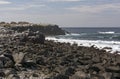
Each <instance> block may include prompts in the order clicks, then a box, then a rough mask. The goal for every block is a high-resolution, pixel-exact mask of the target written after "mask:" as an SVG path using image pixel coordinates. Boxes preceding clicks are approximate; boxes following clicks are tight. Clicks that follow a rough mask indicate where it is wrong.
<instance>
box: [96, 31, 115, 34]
mask: <svg viewBox="0 0 120 79" xmlns="http://www.w3.org/2000/svg"><path fill="white" fill-rule="evenodd" d="M98 33H100V34H114V33H115V32H114V31H108V32H98Z"/></svg>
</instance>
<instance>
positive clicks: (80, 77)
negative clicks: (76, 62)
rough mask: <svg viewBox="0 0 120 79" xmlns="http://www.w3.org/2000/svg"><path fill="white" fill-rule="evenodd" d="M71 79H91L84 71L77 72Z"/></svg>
mask: <svg viewBox="0 0 120 79" xmlns="http://www.w3.org/2000/svg"><path fill="white" fill-rule="evenodd" d="M70 79H90V78H89V75H88V74H86V73H85V72H83V71H77V72H75V74H74V75H72V76H71V77H70Z"/></svg>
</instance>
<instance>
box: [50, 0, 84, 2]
mask: <svg viewBox="0 0 120 79" xmlns="http://www.w3.org/2000/svg"><path fill="white" fill-rule="evenodd" d="M49 1H50V2H76V1H83V0H49Z"/></svg>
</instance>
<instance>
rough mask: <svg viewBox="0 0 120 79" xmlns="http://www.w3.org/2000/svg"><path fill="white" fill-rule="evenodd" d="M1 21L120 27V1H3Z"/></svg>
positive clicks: (1, 0) (1, 2)
mask: <svg viewBox="0 0 120 79" xmlns="http://www.w3.org/2000/svg"><path fill="white" fill-rule="evenodd" d="M0 21H6V22H11V21H16V22H17V21H28V22H32V23H43V24H48V23H49V24H57V25H59V26H60V27H120V0H0Z"/></svg>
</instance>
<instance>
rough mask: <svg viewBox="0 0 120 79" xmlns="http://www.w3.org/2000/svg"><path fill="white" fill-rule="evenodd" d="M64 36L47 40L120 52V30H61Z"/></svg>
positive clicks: (74, 28)
mask: <svg viewBox="0 0 120 79" xmlns="http://www.w3.org/2000/svg"><path fill="white" fill-rule="evenodd" d="M62 29H63V30H65V31H67V32H66V35H58V36H54V37H47V38H46V39H48V40H54V41H56V42H65V43H71V44H73V43H77V44H78V45H79V46H88V47H90V46H92V45H94V46H96V47H98V48H100V49H103V48H105V47H109V48H111V49H106V51H109V52H111V53H113V52H116V51H118V52H119V51H120V28H114V27H113V28H112V27H111V28H80V27H71V28H62Z"/></svg>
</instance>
